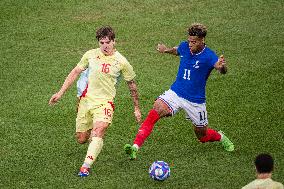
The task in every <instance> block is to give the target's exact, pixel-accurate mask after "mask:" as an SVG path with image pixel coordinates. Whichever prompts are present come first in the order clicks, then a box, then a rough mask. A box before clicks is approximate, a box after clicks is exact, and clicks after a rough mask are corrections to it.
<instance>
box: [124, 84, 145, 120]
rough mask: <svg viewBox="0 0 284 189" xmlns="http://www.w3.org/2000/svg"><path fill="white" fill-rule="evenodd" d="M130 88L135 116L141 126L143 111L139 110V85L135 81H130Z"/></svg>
mask: <svg viewBox="0 0 284 189" xmlns="http://www.w3.org/2000/svg"><path fill="white" fill-rule="evenodd" d="M127 84H128V88H129V91H130V94H131V97H132V100H133V103H134V115H135V118H136V121H137V122H138V123H139V124H140V123H141V117H142V116H141V111H140V108H139V98H138V91H137V85H136V83H135V81H134V80H131V81H128V82H127Z"/></svg>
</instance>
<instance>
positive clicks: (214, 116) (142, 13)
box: [0, 0, 284, 189]
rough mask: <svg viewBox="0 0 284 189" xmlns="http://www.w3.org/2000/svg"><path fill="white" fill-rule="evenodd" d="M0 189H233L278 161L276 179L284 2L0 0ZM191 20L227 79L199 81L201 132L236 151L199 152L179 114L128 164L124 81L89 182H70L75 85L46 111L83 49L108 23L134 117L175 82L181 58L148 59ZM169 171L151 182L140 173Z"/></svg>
mask: <svg viewBox="0 0 284 189" xmlns="http://www.w3.org/2000/svg"><path fill="white" fill-rule="evenodd" d="M0 9H1V11H0V21H1V23H0V27H1V30H0V41H1V43H0V65H1V74H0V81H1V85H0V89H1V93H0V99H1V106H0V110H1V111H0V135H1V137H0V169H1V173H0V188H200V189H201V188H202V189H205V188H206V189H215V188H216V189H220V188H223V189H234V188H241V186H243V185H245V184H247V183H248V182H250V181H251V180H252V179H254V176H255V173H254V167H253V159H254V157H255V156H256V155H257V154H258V153H261V152H268V153H271V154H272V155H273V156H274V158H275V163H276V165H275V171H274V174H273V178H274V179H275V180H277V181H280V182H282V183H284V169H283V168H284V159H283V155H284V153H283V149H284V141H283V138H284V127H283V126H284V124H283V119H284V113H283V112H284V111H283V105H284V99H283V94H284V90H283V87H284V84H283V78H284V62H283V60H284V48H283V44H284V39H283V34H284V32H283V31H284V21H283V19H284V14H283V12H284V2H283V1H282V0H271V1H264V0H255V1H245V0H240V1H237V0H233V1H229V0H213V1H209V0H206V1H196V0H188V1H185V0H184V1H182V0H172V1H167V0H159V1H158V0H146V1H138V0H133V1H116V0H101V1H90V0H86V1H74V0H68V1H51V0H50V1H36V0H29V1H25V0H23V1H19V0H18V1H16V0H1V1H0ZM192 22H201V23H204V24H205V25H207V26H208V36H207V39H206V42H207V45H208V46H209V47H211V48H212V49H214V50H216V52H217V53H218V54H219V55H220V54H224V55H225V57H226V59H227V62H228V65H229V73H228V74H227V75H225V76H222V75H220V74H218V73H216V72H214V73H212V75H211V77H210V78H209V80H208V85H207V109H208V114H209V126H210V127H212V128H215V129H218V130H219V129H221V130H223V131H224V132H225V133H227V135H228V136H229V137H230V138H231V139H232V141H233V142H234V143H235V147H236V150H235V152H233V153H227V152H225V151H224V150H223V149H222V148H221V146H220V144H218V143H210V144H200V143H199V142H198V141H197V140H196V138H195V136H194V134H193V131H192V127H191V124H190V123H189V122H187V121H186V120H185V119H184V113H183V112H180V113H179V114H177V115H176V116H175V117H173V118H168V119H164V120H161V121H159V122H158V124H157V126H156V127H155V130H154V132H153V134H152V135H151V136H150V137H149V139H148V140H147V141H146V143H145V146H144V147H143V148H142V149H141V151H140V152H139V156H138V160H136V161H129V160H128V159H127V157H126V156H125V154H124V151H123V146H124V144H125V143H131V142H132V140H133V138H134V136H135V134H136V131H137V127H138V126H137V124H136V123H135V120H134V115H133V106H132V102H131V98H130V95H129V92H128V89H127V86H126V85H125V83H124V82H122V83H121V85H120V88H119V89H118V94H117V98H116V112H115V116H114V120H113V124H112V125H111V127H110V128H109V130H108V132H107V136H106V138H105V140H104V148H103V151H102V153H101V154H100V156H99V158H98V161H97V162H96V163H95V165H94V169H93V172H92V175H91V176H90V177H89V178H86V179H81V178H78V177H77V176H76V174H77V171H78V169H79V167H80V166H81V164H82V161H83V159H84V156H85V153H86V150H87V145H79V144H77V143H76V141H75V138H74V130H75V116H76V112H75V109H76V107H75V106H76V105H75V104H76V97H75V96H76V89H75V87H74V86H73V87H72V88H71V89H70V90H69V91H68V92H67V93H66V94H65V96H64V97H63V99H62V100H61V101H60V103H59V104H58V105H56V106H54V107H49V106H48V105H47V103H48V100H49V98H50V97H51V95H52V94H53V93H54V92H56V91H57V90H58V89H59V87H60V86H61V84H62V83H63V81H64V79H65V77H66V75H67V74H68V73H69V71H70V70H71V69H72V68H73V67H74V66H75V65H76V64H77V62H78V61H79V60H80V58H81V56H82V55H83V54H84V52H85V51H87V50H89V49H91V48H96V47H98V45H97V41H96V40H95V31H96V29H97V28H98V27H100V26H102V25H111V26H113V27H114V28H115V30H116V34H117V48H118V50H119V51H120V52H121V53H122V54H123V55H124V56H125V57H127V59H128V60H129V62H130V63H131V64H132V65H133V67H134V69H135V71H136V73H137V78H136V80H137V83H138V85H139V93H140V99H141V102H140V104H141V109H142V111H143V117H145V116H146V115H147V112H148V110H149V109H150V108H151V107H152V104H153V102H154V100H155V98H156V97H157V96H158V95H160V94H161V93H162V92H163V91H165V90H167V89H168V88H169V86H170V84H171V83H172V82H173V81H174V79H175V74H176V70H177V68H178V63H179V59H178V58H177V57H173V56H170V55H161V54H158V53H157V52H156V51H155V46H156V44H157V43H158V42H163V43H165V44H167V45H169V46H175V45H178V44H179V43H180V41H182V40H184V39H185V38H186V29H187V27H188V26H189V25H190V24H191V23H192ZM155 160H164V161H167V162H168V163H170V165H171V169H172V170H171V171H172V172H171V173H172V175H171V177H170V178H169V179H168V180H167V181H165V182H154V181H153V180H151V179H150V178H149V177H148V173H147V170H148V167H149V166H150V164H151V163H152V162H153V161H155Z"/></svg>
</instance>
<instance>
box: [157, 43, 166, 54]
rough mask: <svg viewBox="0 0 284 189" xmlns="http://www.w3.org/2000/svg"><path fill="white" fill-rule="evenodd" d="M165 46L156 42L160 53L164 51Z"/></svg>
mask: <svg viewBox="0 0 284 189" xmlns="http://www.w3.org/2000/svg"><path fill="white" fill-rule="evenodd" d="M166 49H167V47H166V45H164V44H160V43H159V44H158V45H157V51H159V52H160V53H164V52H165V51H166Z"/></svg>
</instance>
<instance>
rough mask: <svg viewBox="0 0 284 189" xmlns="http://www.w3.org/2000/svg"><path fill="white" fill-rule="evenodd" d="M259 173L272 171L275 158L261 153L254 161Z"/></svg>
mask: <svg viewBox="0 0 284 189" xmlns="http://www.w3.org/2000/svg"><path fill="white" fill-rule="evenodd" d="M254 164H255V167H256V171H257V172H258V173H271V172H272V171H273V164H274V160H273V158H272V156H271V155H269V154H265V153H263V154H259V155H258V156H256V158H255V161H254Z"/></svg>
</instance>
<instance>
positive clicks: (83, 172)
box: [78, 167, 90, 177]
mask: <svg viewBox="0 0 284 189" xmlns="http://www.w3.org/2000/svg"><path fill="white" fill-rule="evenodd" d="M89 171H90V168H87V167H81V168H80V172H79V173H78V176H79V177H87V176H89V174H90V172H89Z"/></svg>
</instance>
